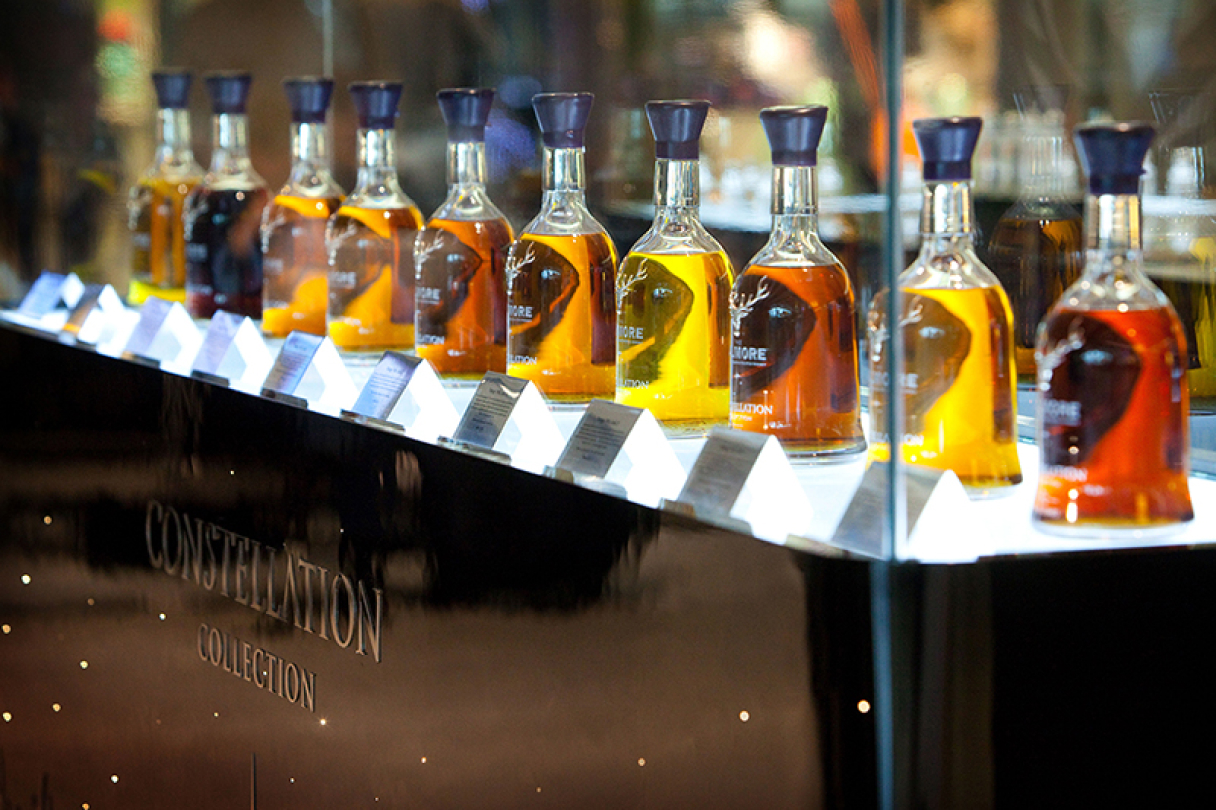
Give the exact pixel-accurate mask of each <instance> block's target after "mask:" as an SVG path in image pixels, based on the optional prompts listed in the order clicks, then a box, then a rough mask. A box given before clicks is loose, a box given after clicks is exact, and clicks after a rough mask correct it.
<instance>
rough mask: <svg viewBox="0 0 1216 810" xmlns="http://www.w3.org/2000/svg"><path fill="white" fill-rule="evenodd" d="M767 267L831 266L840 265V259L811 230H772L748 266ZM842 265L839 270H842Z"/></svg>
mask: <svg viewBox="0 0 1216 810" xmlns="http://www.w3.org/2000/svg"><path fill="white" fill-rule="evenodd" d="M753 265H764V266H768V267H790V268H798V267H831V266H840V259H838V258H837V257H836V254H834V253H832V251H830V250H828V247H827V245H825V244H823V242H822V241H821V240H820V238H819V236H818V235H817V234H815V233H814V232H812V231H795V232H792V233H785V232H779V231H774V232H773V233H772V234H770V235H769V238H768V241H767V242H766V243H765V244H764V247H762V248H760V250H759V252H757V253H756V255H755V256H753V257H752V259H751V261H749V262H748V266H749V267H750V266H753ZM843 269H844V268H843V267H841V270H842V271H843Z"/></svg>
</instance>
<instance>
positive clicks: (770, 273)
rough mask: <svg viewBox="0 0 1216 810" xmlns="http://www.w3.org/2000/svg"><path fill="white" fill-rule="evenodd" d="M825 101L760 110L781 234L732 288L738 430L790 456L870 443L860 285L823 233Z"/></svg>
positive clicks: (733, 418) (733, 407)
mask: <svg viewBox="0 0 1216 810" xmlns="http://www.w3.org/2000/svg"><path fill="white" fill-rule="evenodd" d="M827 115H828V109H827V107H820V106H814V107H770V108H768V109H766V110H762V111H761V112H760V121H761V123H762V124H763V125H764V131H765V134H766V135H767V136H768V141H769V145H770V146H771V147H772V153H773V204H772V208H773V230H772V234H771V235H770V236H769V240H768V242H767V244H765V246H764V247H763V248H761V249H760V252H759V253H757V254H756V256H755V257H754V258H753V259H752V260H751V262H750V263H749V264H748V265H747V266H746V267H745V268H744V269H743V272H742V273H740V274H739V277H738V278H737V279H736V280H735V285H734V289H733V290H732V291H731V294H730V312H731V399H730V426H731V427H733V428H738V429H740V430H750V431H753V432H756V433H768V434H771V435H773V436H776V437H777V438H778V439H780V440H781V444H782V446H783V447H784V448H785V450H786V452H787V453H788V454H790V455H791V456H807V457H816V456H820V457H825V456H836V455H842V454H849V453H857V452H860V451H862V450H864V449H865V446H866V442H865V434H864V432H863V431H862V428H861V404H860V398H859V397H858V380H857V338H856V333H855V327H854V319H855V317H856V313H855V310H854V305H853V286H852V284H851V283H850V282H849V276H848V273H847V272H845V269H844V267H843V266H842V265H841V263H840V260H839V259H837V258H836V256H834V255H833V254H832V252H831V251H829V250H828V249H827V248H826V247H825V246H824V244H823V242H821V241H820V239H819V232H818V211H819V201H818V189H817V185H816V171H815V166H816V162H817V159H816V157H817V156H816V153H817V150H818V147H819V138H820V136H821V135H822V134H823V126H824V123H825V122H826V120H827Z"/></svg>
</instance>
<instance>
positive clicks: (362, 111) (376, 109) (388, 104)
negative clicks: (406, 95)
mask: <svg viewBox="0 0 1216 810" xmlns="http://www.w3.org/2000/svg"><path fill="white" fill-rule="evenodd" d="M349 90H350V99H351V101H353V102H354V103H355V115H357V116H358V117H359V129H392V128H393V125H394V123H395V122H396V121H397V105H398V104H400V103H401V82H355V83H354V84H352V85H350V87H349Z"/></svg>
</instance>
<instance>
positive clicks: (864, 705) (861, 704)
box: [857, 700, 870, 714]
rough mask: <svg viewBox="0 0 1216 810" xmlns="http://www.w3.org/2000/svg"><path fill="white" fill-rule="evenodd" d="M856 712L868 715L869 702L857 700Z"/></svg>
mask: <svg viewBox="0 0 1216 810" xmlns="http://www.w3.org/2000/svg"><path fill="white" fill-rule="evenodd" d="M857 711H859V712H861V713H862V714H868V713H869V711H870V701H868V700H859V701H858V702H857Z"/></svg>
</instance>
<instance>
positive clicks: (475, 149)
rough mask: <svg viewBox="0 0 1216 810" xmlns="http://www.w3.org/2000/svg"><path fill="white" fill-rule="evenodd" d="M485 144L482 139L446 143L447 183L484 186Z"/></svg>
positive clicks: (450, 184)
mask: <svg viewBox="0 0 1216 810" xmlns="http://www.w3.org/2000/svg"><path fill="white" fill-rule="evenodd" d="M485 184H486V145H485V143H484V142H483V141H459V142H456V143H449V144H448V185H449V186H479V187H480V186H485Z"/></svg>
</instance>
